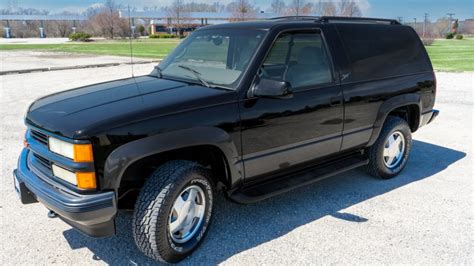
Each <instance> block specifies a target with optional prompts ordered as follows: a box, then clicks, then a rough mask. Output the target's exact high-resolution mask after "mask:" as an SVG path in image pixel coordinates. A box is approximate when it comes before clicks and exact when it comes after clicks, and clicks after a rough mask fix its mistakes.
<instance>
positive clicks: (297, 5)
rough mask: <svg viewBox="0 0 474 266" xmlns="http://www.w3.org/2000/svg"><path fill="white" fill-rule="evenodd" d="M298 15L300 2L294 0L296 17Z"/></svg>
mask: <svg viewBox="0 0 474 266" xmlns="http://www.w3.org/2000/svg"><path fill="white" fill-rule="evenodd" d="M299 15H300V0H296V16H297V17H298V16H299Z"/></svg>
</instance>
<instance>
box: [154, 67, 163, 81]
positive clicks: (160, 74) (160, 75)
mask: <svg viewBox="0 0 474 266" xmlns="http://www.w3.org/2000/svg"><path fill="white" fill-rule="evenodd" d="M155 70H156V72H157V74H158V75H157V77H158V78H160V79H161V78H163V74H162V73H161V72H162V70H161V68H160V66H159V65H156V66H155Z"/></svg>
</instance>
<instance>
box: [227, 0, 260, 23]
mask: <svg viewBox="0 0 474 266" xmlns="http://www.w3.org/2000/svg"><path fill="white" fill-rule="evenodd" d="M227 9H228V10H229V11H231V12H232V18H231V20H234V21H243V20H247V19H249V18H253V17H255V13H256V10H255V7H254V6H253V5H252V4H250V2H249V1H248V0H235V1H233V2H231V3H229V5H228V6H227Z"/></svg>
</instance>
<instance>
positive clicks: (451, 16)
mask: <svg viewBox="0 0 474 266" xmlns="http://www.w3.org/2000/svg"><path fill="white" fill-rule="evenodd" d="M446 15H448V17H449V22H451V21H453V16H454V15H456V14H455V13H446Z"/></svg>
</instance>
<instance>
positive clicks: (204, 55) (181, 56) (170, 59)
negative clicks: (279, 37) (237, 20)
mask: <svg viewBox="0 0 474 266" xmlns="http://www.w3.org/2000/svg"><path fill="white" fill-rule="evenodd" d="M264 34H265V32H264V31H260V30H241V29H226V30H222V29H208V30H198V31H195V32H194V33H192V34H191V35H190V36H188V37H187V38H186V39H184V40H183V41H182V42H181V43H180V44H179V45H178V46H177V47H176V48H175V49H174V50H173V52H171V53H170V54H169V55H168V56H167V57H166V58H165V60H163V61H162V62H161V63H160V68H161V69H162V74H163V76H164V77H165V78H178V79H195V80H198V78H197V77H196V75H198V76H199V79H202V80H204V81H206V82H207V83H209V84H210V85H219V86H223V87H227V88H231V89H234V88H235V87H236V86H237V84H238V82H239V80H240V79H241V78H242V73H243V72H244V71H245V70H246V68H247V66H248V64H249V63H250V60H251V59H252V55H253V54H254V53H255V51H256V50H257V47H258V45H259V44H260V42H261V40H262V39H263V37H264Z"/></svg>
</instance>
